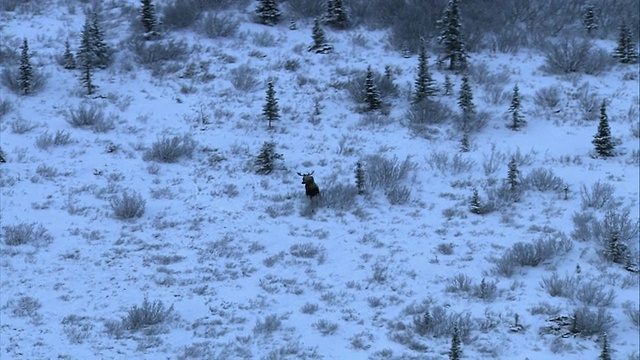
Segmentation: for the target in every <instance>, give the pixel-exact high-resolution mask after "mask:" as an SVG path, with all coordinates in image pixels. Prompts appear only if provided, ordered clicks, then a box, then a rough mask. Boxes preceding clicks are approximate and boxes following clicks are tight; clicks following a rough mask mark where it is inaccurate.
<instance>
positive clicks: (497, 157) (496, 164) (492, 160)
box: [482, 146, 507, 176]
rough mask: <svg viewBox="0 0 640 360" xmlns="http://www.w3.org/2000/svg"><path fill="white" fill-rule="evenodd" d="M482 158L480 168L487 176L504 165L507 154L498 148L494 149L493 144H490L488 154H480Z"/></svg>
mask: <svg viewBox="0 0 640 360" xmlns="http://www.w3.org/2000/svg"><path fill="white" fill-rule="evenodd" d="M482 158H483V160H482V169H483V170H484V174H485V175H486V176H489V175H492V174H493V173H495V172H496V171H498V169H500V168H502V167H503V166H504V165H505V163H506V159H507V155H506V154H504V153H503V152H501V151H500V150H496V147H495V146H491V153H490V154H489V155H487V154H482Z"/></svg>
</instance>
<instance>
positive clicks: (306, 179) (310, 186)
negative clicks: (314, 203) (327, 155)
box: [298, 171, 320, 200]
mask: <svg viewBox="0 0 640 360" xmlns="http://www.w3.org/2000/svg"><path fill="white" fill-rule="evenodd" d="M298 175H300V176H302V183H303V184H304V190H305V192H306V193H307V196H308V197H309V199H311V200H313V197H314V196H316V195H320V188H319V187H318V184H316V182H315V180H313V176H311V175H313V171H312V172H310V173H306V174H301V173H298Z"/></svg>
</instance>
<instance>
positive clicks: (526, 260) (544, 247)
mask: <svg viewBox="0 0 640 360" xmlns="http://www.w3.org/2000/svg"><path fill="white" fill-rule="evenodd" d="M557 236H558V238H559V239H558V240H556V238H554V237H550V236H549V237H547V238H540V239H536V240H534V241H533V242H532V243H523V242H517V243H515V244H513V246H512V247H511V248H510V249H507V250H506V251H505V252H504V254H503V255H502V257H501V258H500V259H498V260H497V261H496V266H495V267H494V271H495V272H496V273H497V274H499V275H502V276H505V277H511V276H513V274H514V273H515V271H516V270H517V269H518V268H520V267H524V266H531V267H535V266H538V265H540V264H541V263H542V262H544V261H547V260H550V259H552V258H554V257H556V256H560V255H563V254H566V253H567V252H569V251H570V250H571V249H572V248H573V243H572V242H571V240H569V239H567V237H566V236H564V234H559V235H557Z"/></svg>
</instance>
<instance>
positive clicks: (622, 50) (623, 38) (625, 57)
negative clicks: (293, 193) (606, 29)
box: [613, 23, 638, 64]
mask: <svg viewBox="0 0 640 360" xmlns="http://www.w3.org/2000/svg"><path fill="white" fill-rule="evenodd" d="M613 57H614V58H616V59H618V61H619V62H620V63H622V64H635V63H637V62H638V50H637V49H636V44H635V41H634V40H633V35H632V34H631V30H630V29H629V27H627V25H626V24H625V23H622V25H621V26H620V32H619V34H618V43H617V46H616V48H615V49H614V50H613Z"/></svg>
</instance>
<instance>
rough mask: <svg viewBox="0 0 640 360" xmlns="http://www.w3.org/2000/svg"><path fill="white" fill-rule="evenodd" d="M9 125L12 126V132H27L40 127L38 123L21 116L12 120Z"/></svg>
mask: <svg viewBox="0 0 640 360" xmlns="http://www.w3.org/2000/svg"><path fill="white" fill-rule="evenodd" d="M9 126H10V127H11V132H12V133H14V134H25V133H28V132H29V131H31V130H33V129H35V128H37V127H38V125H36V124H34V123H32V122H31V121H29V120H25V119H23V118H21V117H18V118H16V119H14V120H12V121H10V122H9Z"/></svg>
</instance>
